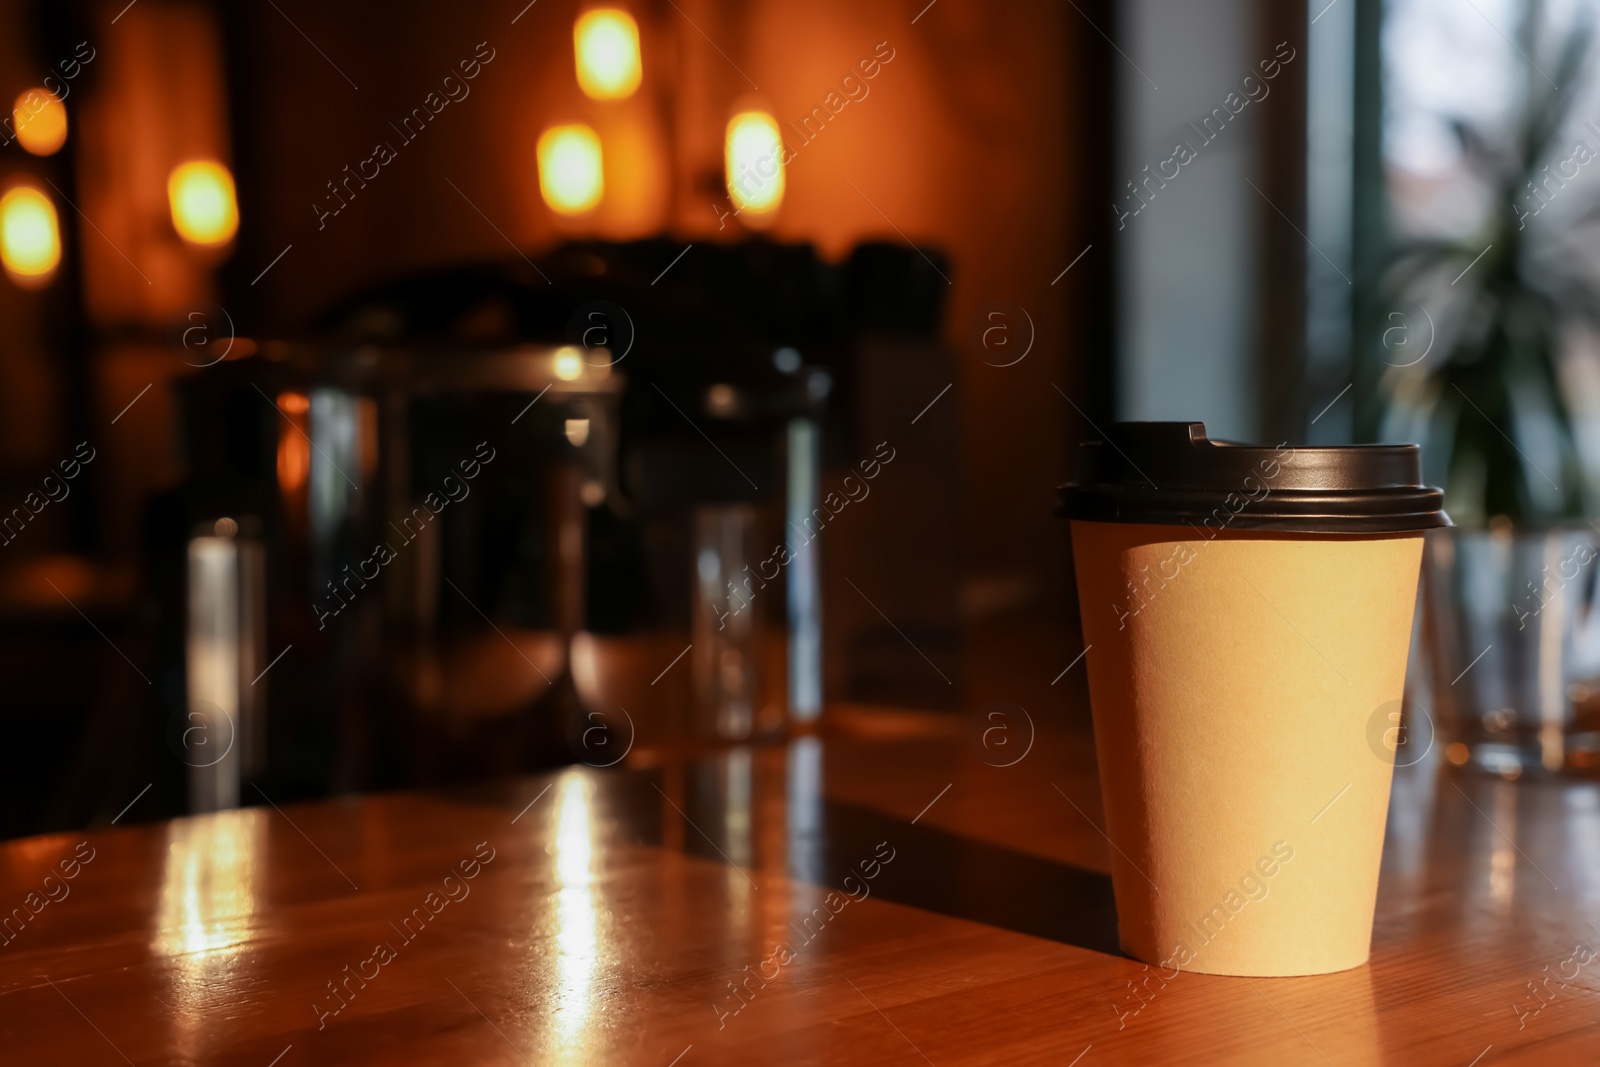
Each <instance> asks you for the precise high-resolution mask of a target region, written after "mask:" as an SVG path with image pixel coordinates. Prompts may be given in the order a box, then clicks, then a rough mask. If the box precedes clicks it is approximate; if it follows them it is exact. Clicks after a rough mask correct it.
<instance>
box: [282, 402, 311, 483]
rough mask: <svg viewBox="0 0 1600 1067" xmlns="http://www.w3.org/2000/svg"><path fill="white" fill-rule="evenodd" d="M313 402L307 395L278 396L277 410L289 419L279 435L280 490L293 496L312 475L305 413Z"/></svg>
mask: <svg viewBox="0 0 1600 1067" xmlns="http://www.w3.org/2000/svg"><path fill="white" fill-rule="evenodd" d="M310 408H311V402H310V400H309V399H308V398H307V397H306V395H305V394H304V393H279V394H278V409H279V410H280V411H282V412H284V413H285V414H286V415H288V416H289V417H288V418H287V419H286V420H285V421H284V423H283V424H282V425H281V427H280V429H279V431H278V487H279V488H280V489H281V490H282V491H283V492H284V494H285V495H293V494H294V493H296V492H297V491H298V490H299V489H300V488H301V487H302V486H304V485H305V484H306V478H307V477H308V476H309V475H310V473H311V441H310V439H309V438H307V437H306V434H305V431H306V412H307V411H308V410H310Z"/></svg>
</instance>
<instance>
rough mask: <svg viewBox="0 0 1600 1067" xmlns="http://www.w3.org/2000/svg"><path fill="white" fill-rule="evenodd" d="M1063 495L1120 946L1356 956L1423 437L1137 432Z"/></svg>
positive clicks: (1377, 821)
mask: <svg viewBox="0 0 1600 1067" xmlns="http://www.w3.org/2000/svg"><path fill="white" fill-rule="evenodd" d="M1079 474H1080V477H1079V481H1078V483H1077V484H1075V485H1072V486H1068V487H1066V488H1064V489H1063V491H1062V497H1063V502H1064V505H1065V510H1066V512H1067V514H1068V515H1069V516H1071V517H1072V520H1073V521H1072V542H1073V554H1074V556H1075V559H1076V568H1077V576H1078V598H1079V605H1080V608H1081V613H1082V617H1083V629H1084V639H1085V641H1086V643H1087V644H1088V646H1089V653H1088V655H1087V657H1086V662H1087V664H1088V672H1089V693H1090V702H1091V705H1092V708H1093V716H1094V727H1095V748H1096V753H1097V756H1098V760H1099V768H1100V780H1101V795H1102V799H1103V801H1104V811H1105V827H1104V829H1105V833H1106V836H1107V838H1108V839H1109V840H1110V842H1111V845H1112V849H1111V869H1112V881H1113V886H1114V891H1115V895H1116V902H1117V923H1118V933H1119V937H1120V940H1121V944H1122V947H1123V950H1124V951H1126V952H1127V953H1128V954H1129V955H1131V956H1134V957H1135V958H1137V959H1140V960H1143V961H1144V962H1146V963H1150V964H1152V965H1155V966H1157V967H1159V968H1162V969H1166V970H1171V971H1173V973H1175V972H1176V971H1177V970H1186V971H1198V972H1202V973H1208V974H1232V975H1252V976H1275V975H1303V974H1322V973H1327V972H1331V971H1339V970H1344V969H1346V968H1350V967H1355V966H1359V965H1360V964H1362V963H1365V962H1366V960H1367V958H1368V955H1369V953H1370V949H1371V940H1372V916H1373V909H1374V906H1375V903H1376V899H1377V886H1378V868H1379V862H1380V859H1381V856H1382V851H1383V832H1384V823H1385V818H1386V814H1387V809H1388V800H1389V785H1390V779H1391V776H1392V770H1393V768H1392V753H1385V752H1384V751H1383V750H1381V749H1380V750H1379V751H1377V752H1375V751H1374V749H1373V747H1372V745H1371V744H1370V743H1369V741H1368V736H1369V733H1368V724H1369V722H1370V720H1371V718H1372V716H1373V714H1374V712H1375V711H1376V710H1377V709H1379V708H1383V707H1385V706H1389V707H1392V706H1395V703H1396V702H1397V701H1399V700H1400V698H1401V695H1402V692H1403V689H1404V684H1405V670H1406V656H1407V653H1408V650H1409V646H1410V637H1411V616H1412V608H1413V606H1414V604H1415V600H1416V585H1417V576H1418V572H1419V569H1420V565H1421V552H1422V534H1421V531H1422V530H1424V529H1427V528H1431V527H1434V526H1440V525H1446V524H1448V522H1449V520H1448V518H1447V517H1445V515H1444V512H1443V511H1442V509H1441V507H1440V504H1441V494H1440V493H1439V492H1438V491H1437V490H1433V489H1428V488H1426V487H1423V486H1421V485H1420V484H1419V483H1420V462H1419V460H1418V457H1417V452H1416V448H1415V446H1409V445H1408V446H1356V447H1351V448H1315V449H1309V448H1308V449H1291V448H1287V447H1283V448H1277V449H1274V448H1251V447H1246V446H1239V445H1227V444H1218V443H1214V442H1211V441H1208V440H1207V439H1206V438H1205V430H1204V427H1203V426H1201V425H1200V424H1198V423H1193V424H1189V423H1125V424H1118V425H1116V426H1114V427H1112V430H1111V433H1110V434H1108V435H1107V440H1106V441H1105V442H1103V443H1102V442H1094V443H1091V444H1089V445H1085V446H1084V449H1083V451H1082V453H1081V454H1080V471H1079Z"/></svg>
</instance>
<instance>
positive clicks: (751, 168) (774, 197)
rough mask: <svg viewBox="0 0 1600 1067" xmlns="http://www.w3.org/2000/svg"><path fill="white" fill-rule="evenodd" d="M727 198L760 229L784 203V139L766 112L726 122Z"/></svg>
mask: <svg viewBox="0 0 1600 1067" xmlns="http://www.w3.org/2000/svg"><path fill="white" fill-rule="evenodd" d="M726 165H727V170H728V173H727V181H728V196H729V197H730V198H731V199H732V200H733V203H734V206H735V207H737V208H738V209H739V211H740V214H741V215H742V216H744V217H745V221H747V222H753V223H755V224H756V225H760V221H761V216H763V215H766V216H770V215H771V214H772V213H773V212H775V211H777V210H778V205H779V204H781V203H783V136H782V135H781V134H780V133H779V132H778V122H777V120H776V119H774V118H773V117H772V116H771V115H769V114H767V113H766V112H765V111H741V112H740V113H739V114H737V115H735V116H733V118H731V119H729V120H728V143H727V154H726Z"/></svg>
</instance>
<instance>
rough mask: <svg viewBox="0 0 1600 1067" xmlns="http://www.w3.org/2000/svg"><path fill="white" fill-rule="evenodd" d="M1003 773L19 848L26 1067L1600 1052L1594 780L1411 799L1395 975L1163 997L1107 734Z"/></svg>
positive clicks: (802, 766)
mask: <svg viewBox="0 0 1600 1067" xmlns="http://www.w3.org/2000/svg"><path fill="white" fill-rule="evenodd" d="M1025 728H1026V725H1025V724H1017V730H1018V733H1017V734H1016V735H1015V736H1014V738H1013V740H1015V741H1018V742H1020V741H1021V740H1023V739H1024V738H1023V733H1022V731H1024V730H1025ZM997 751H998V750H993V749H991V750H985V749H984V748H983V747H982V746H981V744H975V743H974V742H973V739H972V735H971V733H970V732H969V731H966V730H963V729H962V728H961V724H960V723H959V722H958V721H957V720H955V719H953V718H946V717H941V716H932V715H916V714H910V713H887V714H868V713H864V712H857V713H851V712H848V711H846V712H841V713H839V714H837V715H833V716H831V719H830V724H829V726H828V727H827V728H826V729H825V730H824V731H823V732H822V733H821V734H820V735H817V736H810V737H802V738H798V739H795V740H793V741H791V742H789V743H788V744H786V745H779V746H771V747H763V748H755V749H735V750H728V751H722V752H717V753H712V754H709V755H702V756H700V757H697V758H693V759H674V760H665V759H663V760H660V761H658V762H656V763H655V764H653V765H651V764H649V762H648V761H646V760H634V761H631V762H630V764H629V765H628V766H627V768H626V769H622V768H618V769H614V770H595V769H591V768H587V767H580V768H577V769H573V770H569V771H566V772H563V773H560V774H556V775H549V776H541V777H537V778H530V779H526V780H522V781H518V782H515V783H512V784H509V785H504V786H498V787H494V788H484V789H481V790H477V791H469V792H463V793H453V794H449V795H412V794H398V795H389V796H379V797H367V798H350V799H342V800H334V801H330V802H326V803H319V804H306V805H285V806H284V807H282V808H281V810H280V809H277V808H275V807H273V806H268V805H262V806H259V807H253V808H250V809H248V810H243V811H236V812H229V813H225V814H221V815H216V816H210V817H202V818H192V819H180V820H177V821H174V822H171V823H165V824H154V825H147V826H133V827H118V828H111V829H106V830H100V831H95V832H89V833H84V834H72V835H58V836H51V837H39V838H32V839H27V840H20V841H13V842H11V843H9V844H7V845H5V846H4V847H3V848H0V894H3V895H0V906H3V907H4V908H6V909H10V908H12V907H18V908H23V909H24V911H23V913H22V914H24V915H25V916H26V917H27V920H28V921H26V922H25V923H23V924H21V925H19V924H18V922H17V920H16V919H15V918H13V919H12V922H11V926H10V927H9V928H7V929H6V936H7V937H10V938H11V940H10V941H9V942H7V943H5V944H3V945H0V1061H3V1062H4V1063H6V1064H13V1063H15V1064H29V1065H35V1064H72V1065H80V1064H116V1063H121V1062H123V1061H127V1062H129V1063H134V1064H140V1065H145V1064H209V1063H216V1064H222V1063H226V1064H245V1065H259V1067H269V1065H276V1067H298V1065H300V1064H351V1063H382V1064H401V1063H426V1064H500V1063H504V1064H515V1063H534V1064H567V1063H571V1064H609V1063H629V1064H647V1065H652V1067H669V1065H673V1064H677V1065H678V1067H693V1065H696V1064H705V1063H740V1064H767V1063H819V1064H836V1063H883V1064H920V1063H923V1062H928V1063H932V1064H938V1065H940V1067H944V1065H946V1064H959V1063H1006V1064H1031V1063H1037V1064H1056V1065H1067V1064H1079V1065H1081V1067H1094V1065H1096V1064H1122V1063H1160V1064H1219V1063H1229V1064H1232V1063H1243V1064H1322V1063H1333V1064H1340V1065H1344V1064H1378V1063H1392V1064H1413V1063H1424V1064H1433V1063H1438V1064H1453V1065H1459V1067H1468V1065H1469V1064H1478V1065H1480V1067H1488V1065H1492V1064H1510V1063H1537V1064H1540V1065H1541V1067H1547V1065H1551V1064H1567V1063H1572V1064H1579V1063H1583V1064H1592V1063H1595V1062H1597V1061H1600V1027H1597V1023H1600V998H1597V997H1596V996H1594V994H1595V993H1596V992H1597V991H1600V959H1596V960H1595V961H1594V962H1592V963H1590V964H1587V965H1579V964H1575V963H1571V962H1568V961H1570V960H1572V958H1573V957H1574V953H1575V948H1576V946H1578V945H1579V944H1580V943H1581V944H1583V945H1584V946H1596V947H1600V930H1597V929H1596V927H1595V926H1594V925H1592V923H1594V922H1600V793H1597V789H1596V787H1595V786H1594V785H1590V784H1544V783H1535V782H1515V783H1513V782H1504V781H1500V780H1495V779H1485V778H1477V777H1467V776H1461V775H1459V774H1458V773H1457V772H1455V771H1453V770H1451V769H1449V768H1447V767H1446V768H1441V767H1440V766H1439V765H1438V764H1437V762H1435V761H1429V762H1427V763H1425V764H1422V765H1419V766H1417V767H1414V768H1410V769H1407V770H1405V771H1402V772H1401V773H1400V775H1399V777H1398V779H1397V785H1396V790H1395V800H1394V804H1393V806H1392V809H1391V815H1390V824H1389V837H1388V842H1387V848H1386V852H1385V857H1384V869H1383V881H1382V888H1381V894H1380V900H1379V908H1378V919H1377V928H1376V932H1375V935H1374V945H1373V955H1372V962H1371V964H1370V965H1368V966H1366V967H1362V968H1358V969H1356V970H1353V971H1349V972H1346V973H1343V974H1335V975H1328V976H1325V977H1316V978H1293V979H1257V980H1247V979H1240V978H1216V977H1209V976H1205V975H1193V974H1183V975H1179V976H1178V977H1177V978H1175V979H1174V980H1172V981H1171V982H1170V983H1168V984H1166V985H1165V987H1164V988H1161V989H1160V990H1159V991H1158V992H1156V993H1154V994H1149V993H1147V994H1145V997H1146V999H1145V1000H1144V1001H1143V1003H1142V1006H1141V1002H1140V1001H1139V1000H1137V999H1136V998H1135V997H1134V994H1133V992H1132V989H1131V987H1130V985H1129V983H1130V981H1132V980H1133V979H1135V978H1136V977H1139V976H1140V975H1141V974H1142V973H1143V968H1142V965H1140V964H1137V963H1134V962H1132V961H1130V960H1127V959H1124V958H1122V957H1121V956H1119V955H1118V954H1117V953H1116V947H1115V942H1116V937H1115V918H1114V911H1113V907H1112V898H1111V887H1110V882H1109V879H1108V878H1107V876H1106V875H1105V873H1104V872H1105V871H1106V870H1107V869H1108V866H1107V860H1106V852H1107V848H1106V842H1105V841H1104V840H1103V838H1102V837H1101V836H1100V833H1099V831H1098V830H1097V829H1096V828H1095V826H1094V823H1097V822H1098V821H1099V818H1100V811H1099V799H1098V794H1097V787H1096V784H1095V779H1094V775H1093V749H1092V746H1091V745H1090V744H1089V741H1088V738H1087V737H1085V736H1084V735H1082V734H1081V733H1073V732H1065V731H1063V732H1059V733H1052V732H1050V731H1049V730H1041V731H1040V732H1039V734H1038V736H1037V738H1036V739H1035V741H1034V744H1033V746H1032V748H1031V750H1029V751H1027V753H1026V755H1025V756H1023V757H1022V758H1021V759H1020V760H1019V761H1018V762H1016V763H1014V764H1013V765H1011V766H992V765H990V764H992V763H996V762H1004V761H1005V760H1009V759H1011V758H1012V757H1013V756H1014V755H1015V754H1016V753H1018V752H1020V751H1022V749H1021V747H1020V745H1015V746H1014V747H1012V748H1011V749H1007V750H1004V753H1005V754H1004V759H1003V760H1002V759H1001V758H998V757H997V754H996V753H997ZM636 755H637V754H636ZM986 759H987V761H988V762H985V760H986ZM80 842H85V843H84V844H80ZM75 856H76V859H74V857H75ZM63 862H65V863H66V864H67V867H66V869H67V870H68V871H70V872H72V873H73V874H74V877H72V878H70V879H66V878H64V877H63V872H62V866H61V865H62V864H63ZM52 872H54V875H52ZM469 876H470V877H469ZM47 877H48V880H47ZM47 893H48V894H50V895H52V896H54V897H57V898H59V899H55V900H51V901H49V902H47V903H40V902H41V901H44V899H45V894H47ZM29 894H38V895H37V896H32V897H30V896H29ZM30 903H31V904H34V905H37V906H38V908H39V910H38V913H37V914H33V913H32V912H31V911H29V910H28V908H29V905H30ZM379 946H383V947H382V948H379ZM780 946H786V948H781V949H780ZM775 950H776V951H775ZM1546 968H1548V970H1547V969H1546ZM1574 970H1576V972H1577V973H1576V975H1575V976H1574V975H1573V972H1574ZM1552 974H1555V975H1559V974H1566V975H1568V976H1569V977H1568V978H1567V979H1566V981H1565V984H1564V985H1563V984H1560V983H1559V981H1557V980H1552V981H1551V982H1550V983H1549V984H1548V985H1546V986H1542V987H1541V995H1542V997H1543V1000H1542V1001H1541V1000H1537V999H1535V994H1534V993H1533V992H1531V991H1530V988H1529V986H1528V983H1529V982H1531V981H1534V980H1541V979H1543V978H1545V977H1547V976H1549V975H1552ZM1541 1004H1542V1007H1539V1008H1538V1010H1537V1011H1534V1010H1533V1009H1534V1007H1535V1006H1538V1005H1541ZM1513 1005H1521V1008H1520V1009H1518V1008H1514V1007H1513ZM1135 1008H1137V1009H1138V1010H1137V1011H1135V1010H1134V1009H1135Z"/></svg>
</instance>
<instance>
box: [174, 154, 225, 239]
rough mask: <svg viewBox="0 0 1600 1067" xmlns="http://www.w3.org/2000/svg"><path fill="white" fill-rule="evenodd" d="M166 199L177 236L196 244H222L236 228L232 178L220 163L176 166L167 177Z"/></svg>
mask: <svg viewBox="0 0 1600 1067" xmlns="http://www.w3.org/2000/svg"><path fill="white" fill-rule="evenodd" d="M167 200H168V202H169V203H170V204H171V205H172V225H173V228H174V229H176V230H177V231H178V236H179V237H182V238H183V239H184V240H185V241H188V242H189V243H191V244H197V245H207V246H213V245H222V244H227V243H228V242H229V241H231V240H233V235H234V234H235V233H236V232H237V231H238V229H239V205H238V202H237V201H236V200H235V199H234V194H233V175H232V174H230V173H228V168H227V167H224V166H223V165H222V164H221V163H214V162H211V161H210V160H194V161H191V162H188V163H180V164H179V165H178V166H176V167H174V168H173V169H172V174H171V175H170V176H169V177H168V178H167Z"/></svg>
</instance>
